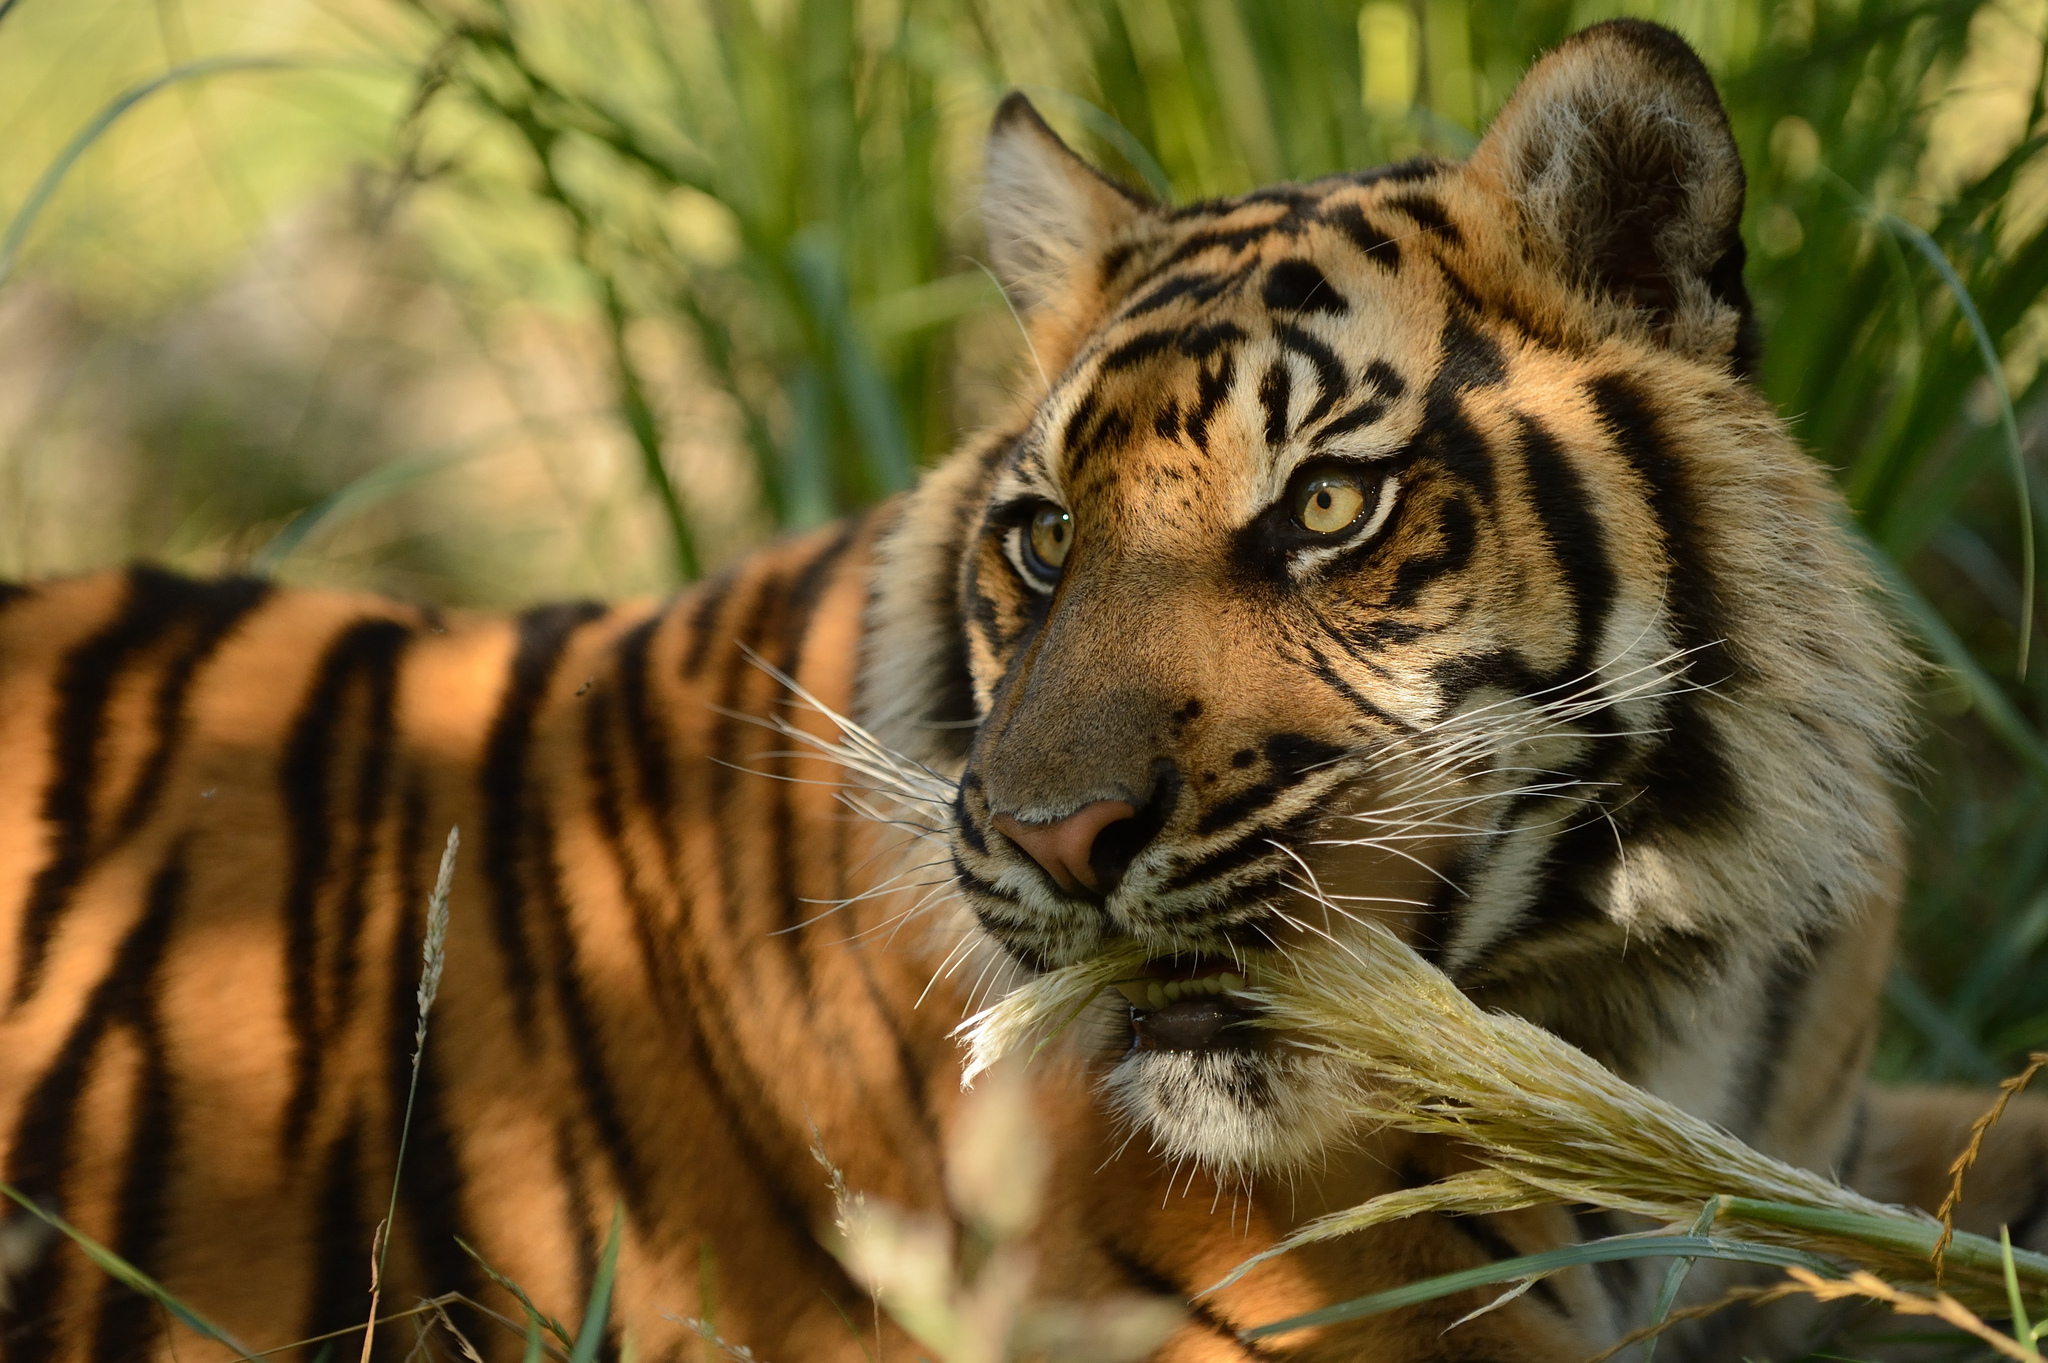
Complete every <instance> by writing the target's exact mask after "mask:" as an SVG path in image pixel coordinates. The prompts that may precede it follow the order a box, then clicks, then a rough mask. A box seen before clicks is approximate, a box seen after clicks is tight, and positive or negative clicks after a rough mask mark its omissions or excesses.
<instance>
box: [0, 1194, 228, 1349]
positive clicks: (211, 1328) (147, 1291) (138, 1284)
mask: <svg viewBox="0 0 2048 1363" xmlns="http://www.w3.org/2000/svg"><path fill="white" fill-rule="evenodd" d="M0 1194H4V1195H5V1196H7V1197H8V1198H10V1199H12V1200H13V1201H14V1202H16V1203H17V1204H19V1205H20V1207H21V1208H22V1210H24V1211H26V1212H27V1213H28V1214H29V1215H31V1216H34V1217H36V1218H38V1219H39V1220H41V1221H42V1222H43V1223H44V1224H45V1225H47V1226H49V1227H50V1228H51V1229H52V1230H55V1231H57V1232H59V1233H60V1234H63V1235H65V1236H68V1237H69V1238H70V1240H71V1242H72V1243H73V1244H75V1245H77V1246H78V1247H79V1249H81V1250H83V1251H84V1253H85V1257H86V1258H88V1259H90V1260H92V1261H93V1263H94V1264H95V1265H97V1266H98V1267H99V1270H100V1271H101V1272H102V1273H105V1274H106V1275H107V1276H108V1277H109V1278H112V1279H113V1280H114V1281H115V1282H117V1283H120V1284H121V1285H122V1286H123V1287H128V1288H132V1289H133V1290H135V1291H137V1292H140V1293H141V1294H142V1295H143V1296H145V1297H150V1298H152V1299H154V1300H155V1301H156V1302H157V1304H158V1305H160V1306H162V1307H163V1308H164V1310H166V1311H168V1312H170V1313H171V1314H172V1315H173V1316H175V1317H176V1318H177V1319H178V1321H179V1322H180V1323H181V1324H183V1325H184V1326H185V1327H186V1328H188V1329H190V1330H191V1331H192V1332H193V1333H195V1334H197V1335H199V1336H201V1337H202V1338H205V1339H211V1340H214V1341H216V1342H218V1343H221V1344H225V1345H227V1347H228V1348H230V1349H232V1350H234V1352H235V1354H236V1355H237V1356H238V1357H241V1358H243V1359H253V1358H254V1357H255V1355H253V1354H251V1353H250V1352H249V1350H248V1349H247V1348H245V1347H244V1346H243V1345H242V1344H241V1343H239V1342H238V1341H237V1340H236V1339H235V1337H234V1336H233V1335H231V1334H229V1333H228V1332H227V1331H225V1330H223V1329H221V1328H220V1327H219V1326H218V1325H215V1324H214V1323H213V1322H212V1321H210V1320H208V1319H207V1318H206V1317H204V1316H202V1315H200V1314H199V1313H198V1312H197V1311H195V1310H193V1309H192V1308H191V1307H189V1306H187V1305H185V1303H183V1302H182V1301H179V1300H178V1299H177V1298H176V1297H174V1296H172V1295H171V1292H170V1289H168V1288H166V1287H165V1286H164V1285H163V1284H162V1283H159V1282H158V1281H157V1280H156V1279H154V1278H152V1277H150V1276H149V1275H148V1274H147V1273H144V1272H143V1271H142V1270H141V1269H139V1268H137V1267H136V1266H135V1265H133V1264H131V1263H129V1262H128V1261H127V1260H126V1259H124V1258H122V1257H121V1256H120V1255H118V1254H116V1253H114V1251H112V1250H110V1249H108V1248H107V1247H106V1246H105V1245H103V1244H101V1243H100V1242H99V1241H97V1240H95V1239H93V1238H92V1237H91V1236H90V1235H87V1234H86V1233H85V1232H84V1231H82V1230H79V1229H78V1228H77V1227H76V1226H74V1225H72V1224H71V1223H70V1222H68V1221H66V1220H65V1219H64V1218H63V1217H61V1216H59V1215H57V1214H56V1213H55V1212H53V1211H47V1210H45V1209H44V1208H43V1207H41V1206H39V1205H38V1204H37V1203H35V1202H34V1201H32V1200H30V1199H29V1197H28V1196H27V1195H26V1194H24V1193H23V1192H22V1191H21V1190H20V1189H18V1188H16V1187H15V1186H14V1185H13V1184H11V1183H0Z"/></svg>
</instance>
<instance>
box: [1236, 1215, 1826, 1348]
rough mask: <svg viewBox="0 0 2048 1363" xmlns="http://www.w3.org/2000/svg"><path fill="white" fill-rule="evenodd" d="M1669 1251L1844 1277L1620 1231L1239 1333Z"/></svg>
mask: <svg viewBox="0 0 2048 1363" xmlns="http://www.w3.org/2000/svg"><path fill="white" fill-rule="evenodd" d="M1667 1255H1680V1256H1683V1257H1686V1258H1693V1259H1728V1260H1733V1261H1735V1262H1737V1263H1746V1264H1771V1265H1775V1266H1776V1267H1779V1268H1793V1267H1798V1268H1810V1269H1812V1270H1813V1271H1814V1272H1816V1273H1821V1274H1825V1275H1827V1276H1828V1277H1837V1276H1839V1271H1838V1270H1837V1269H1836V1268H1835V1266H1834V1265H1833V1264H1830V1263H1829V1262H1828V1261H1827V1260H1825V1259H1822V1258H1820V1257H1819V1256H1818V1255H1813V1254H1807V1253H1805V1252H1803V1251H1801V1250H1796V1249H1786V1248H1784V1247H1783V1246H1780V1245H1759V1244H1753V1243H1750V1242H1749V1241H1745V1240H1727V1239H1722V1238H1719V1237H1708V1236H1700V1235H1659V1236H1616V1237H1613V1238H1610V1239H1606V1240H1594V1241H1592V1242H1590V1243H1588V1244H1583V1245H1569V1246H1566V1247H1565V1248H1563V1249H1552V1250H1545V1251H1543V1252H1542V1253H1540V1254H1525V1255H1523V1256H1521V1257H1520V1258H1518V1259H1503V1260H1501V1261H1500V1262H1498V1263H1492V1264H1481V1265H1480V1266H1479V1267H1478V1268H1467V1269H1462V1270H1460V1271H1459V1272H1456V1273H1444V1274H1440V1275H1439V1276H1437V1277H1434V1278H1426V1279H1424V1280H1423V1281H1421V1282H1419V1283H1409V1284H1408V1285H1407V1286H1405V1287H1396V1288H1392V1289H1390V1290H1388V1291H1385V1292H1375V1293H1373V1294H1372V1295H1371V1296H1366V1297H1354V1298H1352V1299H1351V1300H1350V1301H1347V1302H1339V1303H1338V1304H1337V1305H1335V1306H1326V1307H1323V1308H1322V1309H1321V1310H1319V1311H1309V1312H1306V1313H1305V1314H1303V1315H1299V1316H1289V1317H1288V1318H1287V1319H1285V1320H1276V1321H1273V1322H1271V1323H1270V1324H1267V1325H1258V1326H1254V1327H1252V1328H1251V1329H1249V1330H1240V1331H1239V1332H1238V1334H1239V1337H1240V1338H1243V1339H1247V1340H1253V1339H1263V1338H1266V1337H1267V1336H1269V1335H1281V1334H1286V1333H1287V1332H1288V1331H1290V1330H1305V1329H1308V1328H1309V1327H1311V1326H1316V1325H1335V1324H1337V1323H1338V1322H1340V1321H1347V1320H1359V1319H1362V1318H1363V1317H1366V1316H1376V1315H1379V1314H1380V1313H1381V1312H1383V1311H1395V1310H1399V1309H1400V1308H1401V1307H1403V1306H1416V1305H1419V1304H1421V1303H1422V1302H1426V1301H1435V1300H1436V1299H1437V1298H1439V1297H1448V1296H1451V1295H1452V1294H1454V1293H1458V1292H1463V1291H1465V1290H1466V1289H1468V1288H1473V1287H1486V1286H1489V1285H1491V1284H1494V1283H1504V1282H1511V1281H1513V1280H1514V1279H1516V1278H1528V1277H1535V1276H1538V1275H1544V1274H1551V1273H1559V1272H1562V1271H1563V1270H1565V1269H1567V1268H1577V1267H1579V1266H1580V1265H1582V1264H1608V1263H1618V1262H1621V1261H1624V1260H1629V1259H1657V1258H1663V1257H1665V1256H1667Z"/></svg>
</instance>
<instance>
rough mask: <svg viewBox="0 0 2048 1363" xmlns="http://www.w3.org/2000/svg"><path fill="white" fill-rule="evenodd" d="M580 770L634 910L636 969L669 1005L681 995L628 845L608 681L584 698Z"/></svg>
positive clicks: (630, 740)
mask: <svg viewBox="0 0 2048 1363" xmlns="http://www.w3.org/2000/svg"><path fill="white" fill-rule="evenodd" d="M583 704H584V711H583V774H584V776H585V778H586V779H587V780H588V781H589V783H590V791H591V794H590V808H591V816H592V817H593V818H594V819H595V820H596V823H597V827H598V832H599V833H600V834H602V835H603V837H604V842H605V849H606V851H607V852H609V853H610V855H611V859H612V866H613V868H614V871H615V873H616V874H617V875H618V877H619V883H620V885H621V886H622V887H623V889H624V892H625V897H626V903H627V905H628V906H629V907H630V908H631V909H632V914H633V935H634V938H635V940H636V942H637V943H638V946H639V952H640V968H641V970H642V971H643V972H644V973H645V975H646V978H647V979H648V981H649V983H650V984H651V985H652V987H653V994H654V998H655V1002H656V1004H657V1006H660V1007H661V1008H662V1009H663V1010H664V1012H666V1010H667V1006H668V1005H669V1004H670V1003H671V1002H673V1001H674V1000H676V999H679V998H681V997H682V995H683V990H682V988H681V986H680V984H679V983H678V982H677V981H676V979H675V972H674V969H673V967H674V965H675V961H674V954H675V953H674V950H673V946H672V944H670V943H669V942H666V941H665V940H663V930H662V926H661V922H662V917H663V915H662V912H661V908H660V906H659V905H658V904H657V903H656V902H655V900H654V896H653V895H652V894H651V893H650V892H649V890H648V888H647V886H646V885H645V884H643V883H642V875H643V873H642V867H641V860H640V858H638V857H635V856H634V855H633V854H632V851H631V850H630V849H629V848H628V847H627V846H626V801H625V797H624V791H623V790H622V788H621V785H620V779H619V771H618V764H617V762H616V761H615V760H614V748H615V746H616V744H615V737H616V736H617V730H618V728H619V725H618V724H617V723H616V722H615V714H616V711H615V708H614V703H613V699H612V692H611V690H610V689H609V687H608V686H600V687H599V688H598V689H596V690H594V691H592V692H591V693H590V694H589V697H588V698H587V699H586V700H585V701H584V702H583ZM624 738H625V745H626V747H627V749H628V752H629V754H630V752H631V750H632V748H633V747H634V736H633V734H632V733H631V731H630V730H629V731H627V732H626V734H625V735H624Z"/></svg>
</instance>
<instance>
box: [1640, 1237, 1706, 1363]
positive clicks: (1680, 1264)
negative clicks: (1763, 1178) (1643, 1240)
mask: <svg viewBox="0 0 2048 1363" xmlns="http://www.w3.org/2000/svg"><path fill="white" fill-rule="evenodd" d="M1720 1214H1721V1199H1720V1198H1718V1197H1714V1198H1708V1199H1707V1201H1706V1204H1705V1205H1704V1206H1702V1207H1701V1208H1700V1214H1699V1216H1698V1217H1697V1218H1696V1219H1695V1220H1694V1221H1693V1223H1692V1233H1693V1234H1694V1235H1695V1236H1704V1235H1705V1234H1706V1233H1707V1232H1708V1231H1710V1230H1712V1229H1713V1228H1714V1219H1715V1218H1716V1217H1718V1216H1719V1215H1720ZM1694 1262H1696V1261H1695V1260H1692V1259H1673V1260H1672V1261H1671V1267H1669V1268H1667V1269H1665V1270H1664V1285H1663V1286H1662V1287H1660V1288H1658V1289H1657V1303H1656V1305H1655V1306H1653V1307H1652V1308H1651V1309H1650V1324H1652V1325H1662V1324H1663V1323H1664V1320H1665V1318H1666V1317H1667V1316H1669V1315H1670V1314H1671V1307H1672V1304H1673V1303H1674V1302H1676V1301H1677V1300H1678V1289H1679V1288H1681V1287H1683V1286H1685V1275H1686V1274H1687V1273H1690V1272H1691V1271H1692V1266H1693V1264H1694ZM1656 1356H1657V1336H1655V1335H1652V1336H1650V1339H1649V1342H1648V1343H1646V1344H1644V1345H1643V1363H1652V1360H1653V1359H1655V1358H1656Z"/></svg>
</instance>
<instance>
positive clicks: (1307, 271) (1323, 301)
mask: <svg viewBox="0 0 2048 1363" xmlns="http://www.w3.org/2000/svg"><path fill="white" fill-rule="evenodd" d="M1262 298H1263V299H1264V302H1265V304H1266V306H1267V307H1269V308H1272V309H1273V310H1274V311H1275V312H1327V313H1332V314H1342V313H1345V312H1349V311H1350V310H1351V307H1350V304H1348V303H1346V302H1345V301H1344V295H1343V294H1341V293H1339V292H1338V291H1337V287H1336V285H1334V284H1332V283H1331V282H1330V281H1329V280H1328V279H1327V278H1325V277H1324V275H1323V272H1322V271H1321V270H1318V269H1317V268H1316V267H1315V266H1314V265H1313V264H1311V263H1310V262H1308V261H1306V260H1283V261H1279V262H1277V263H1276V264H1275V265H1274V266H1273V268H1272V269H1270V270H1268V271H1267V272H1266V287H1265V290H1264V293H1263V294H1262Z"/></svg>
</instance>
